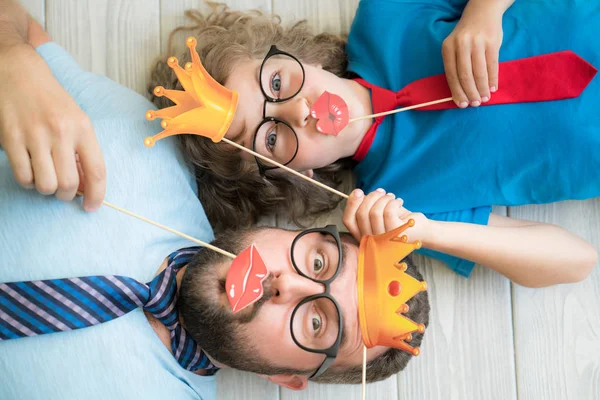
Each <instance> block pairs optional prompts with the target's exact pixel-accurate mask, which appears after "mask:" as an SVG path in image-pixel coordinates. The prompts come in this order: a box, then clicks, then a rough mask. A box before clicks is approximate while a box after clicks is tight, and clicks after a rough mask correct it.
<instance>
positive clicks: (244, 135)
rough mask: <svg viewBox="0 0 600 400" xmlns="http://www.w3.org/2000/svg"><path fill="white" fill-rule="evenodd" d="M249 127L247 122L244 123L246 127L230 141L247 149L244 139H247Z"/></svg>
mask: <svg viewBox="0 0 600 400" xmlns="http://www.w3.org/2000/svg"><path fill="white" fill-rule="evenodd" d="M247 128H248V127H247V125H246V121H244V125H243V126H242V129H241V130H240V131H239V133H238V134H236V135H234V136H233V137H232V138H231V139H230V140H231V141H232V142H235V143H237V144H241V145H242V146H244V147H246V145H245V143H244V139H245V138H246V133H247V132H248V129H247ZM240 139H241V143H239V142H238V141H240Z"/></svg>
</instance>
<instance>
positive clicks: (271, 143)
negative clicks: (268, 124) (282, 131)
mask: <svg viewBox="0 0 600 400" xmlns="http://www.w3.org/2000/svg"><path fill="white" fill-rule="evenodd" d="M265 141H266V145H267V148H268V149H269V151H270V152H271V153H272V152H273V149H274V148H275V144H276V143H277V129H276V128H273V129H271V130H270V131H269V132H268V133H267V137H266V138H265Z"/></svg>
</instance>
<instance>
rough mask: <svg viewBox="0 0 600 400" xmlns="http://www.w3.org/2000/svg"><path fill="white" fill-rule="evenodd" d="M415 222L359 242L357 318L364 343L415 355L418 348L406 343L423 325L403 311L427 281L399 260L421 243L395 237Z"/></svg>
mask: <svg viewBox="0 0 600 400" xmlns="http://www.w3.org/2000/svg"><path fill="white" fill-rule="evenodd" d="M414 224H415V222H414V220H412V219H411V220H409V221H408V222H407V223H406V224H404V225H402V226H400V227H398V228H396V229H394V230H393V231H390V232H387V233H384V234H382V235H377V236H364V237H363V238H362V240H361V241H360V251H359V256H358V317H359V321H360V328H361V331H362V336H363V342H364V343H365V346H367V347H374V346H390V347H395V348H397V349H401V350H404V351H406V352H408V353H410V354H412V355H414V356H417V355H419V348H412V347H411V346H410V345H409V344H408V342H410V341H411V340H412V333H413V332H419V333H423V332H425V325H423V324H417V323H416V322H414V321H412V320H410V319H409V318H407V317H405V316H404V315H402V314H403V313H406V312H407V311H408V306H407V305H406V302H407V301H408V300H409V299H411V298H412V297H413V296H414V295H416V294H417V293H419V292H421V291H424V290H427V283H425V282H424V281H418V280H416V279H415V278H413V277H412V276H410V275H408V274H407V273H406V272H405V271H406V268H407V265H406V263H403V262H399V260H402V259H404V258H405V257H406V256H408V255H409V254H410V253H412V252H413V251H414V250H416V249H419V248H420V247H421V242H419V241H417V242H415V243H406V242H407V237H406V235H403V236H402V237H398V236H399V235H400V234H401V233H402V232H404V231H405V230H406V229H407V228H409V227H411V226H414Z"/></svg>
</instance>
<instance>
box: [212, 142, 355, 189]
mask: <svg viewBox="0 0 600 400" xmlns="http://www.w3.org/2000/svg"><path fill="white" fill-rule="evenodd" d="M221 140H222V141H224V142H225V143H229V144H230V145H232V146H234V147H237V148H238V149H240V150H243V151H246V152H248V153H250V154H252V155H253V156H254V157H258V158H260V159H261V160H263V161H266V162H268V163H271V164H273V165H276V166H278V167H279V168H282V169H284V170H286V171H288V172H290V173H292V174H294V175H296V176H298V177H300V178H302V179H304V180H305V181H309V182H311V183H314V184H315V185H317V186H319V187H321V188H323V189H325V190H329V191H330V192H331V193H335V194H337V195H338V196H341V197H343V198H344V199H347V198H348V195H347V194H345V193H342V192H340V191H339V190H335V189H334V188H331V187H329V186H327V185H324V184H322V183H321V182H317V181H315V180H314V179H312V178H309V177H308V176H306V175H304V174H301V173H300V172H298V171H295V170H293V169H291V168H289V167H286V166H285V165H283V164H280V163H278V162H277V161H275V160H271V159H270V158H268V157H265V156H263V155H261V154H258V153H257V152H255V151H252V150H250V149H249V148H247V147H244V146H242V145H239V144H237V143H236V142H232V141H231V140H229V139H227V138H223V139H221Z"/></svg>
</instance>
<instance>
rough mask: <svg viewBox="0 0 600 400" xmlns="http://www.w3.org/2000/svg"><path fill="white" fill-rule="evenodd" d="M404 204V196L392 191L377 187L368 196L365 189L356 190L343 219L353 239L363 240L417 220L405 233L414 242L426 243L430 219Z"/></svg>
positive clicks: (351, 195)
mask: <svg viewBox="0 0 600 400" xmlns="http://www.w3.org/2000/svg"><path fill="white" fill-rule="evenodd" d="M403 203H404V202H403V201H402V199H397V198H396V196H394V194H392V193H388V194H386V193H385V191H384V190H383V189H377V190H375V191H374V192H371V193H369V194H368V195H367V196H365V195H364V194H363V192H362V190H360V189H355V190H354V191H353V192H352V193H351V194H350V197H349V198H348V201H347V203H346V209H345V210H344V217H343V220H342V221H343V222H344V225H346V228H348V231H349V232H350V233H351V234H352V236H353V237H354V239H356V240H357V241H360V239H361V237H362V236H364V235H380V234H382V233H385V232H389V231H391V230H393V229H396V228H397V227H399V226H400V225H403V224H405V223H406V222H407V221H408V220H409V219H414V220H415V226H413V227H411V228H408V229H407V230H406V231H404V233H403V234H405V235H407V236H408V240H409V241H411V242H412V241H416V240H421V241H424V242H425V241H426V240H427V236H428V230H429V220H428V219H427V217H425V216H424V215H423V214H421V213H413V212H410V211H408V210H407V209H406V208H404V207H403Z"/></svg>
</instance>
